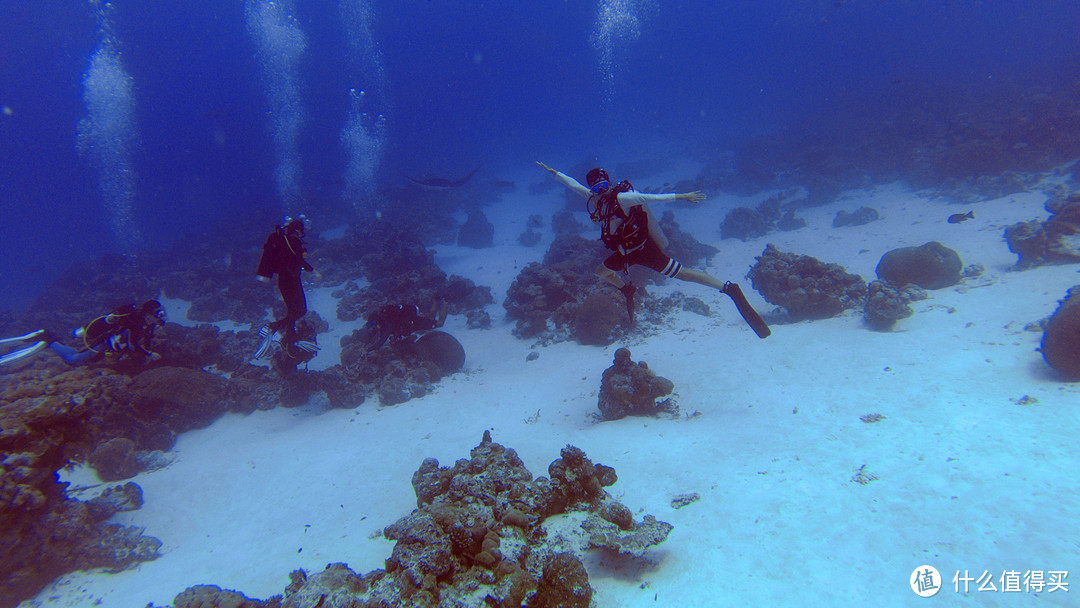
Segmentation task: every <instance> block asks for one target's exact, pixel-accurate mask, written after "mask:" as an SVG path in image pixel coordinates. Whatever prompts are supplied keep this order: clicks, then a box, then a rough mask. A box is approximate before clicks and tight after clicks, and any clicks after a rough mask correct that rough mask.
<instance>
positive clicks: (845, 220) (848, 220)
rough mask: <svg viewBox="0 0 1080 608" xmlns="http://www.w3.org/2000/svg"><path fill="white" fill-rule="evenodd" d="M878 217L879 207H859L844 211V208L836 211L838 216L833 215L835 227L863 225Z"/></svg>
mask: <svg viewBox="0 0 1080 608" xmlns="http://www.w3.org/2000/svg"><path fill="white" fill-rule="evenodd" d="M877 219H878V212H877V209H874V208H873V207H859V208H858V209H856V210H855V211H844V210H843V209H841V210H839V211H837V212H836V216H835V217H833V221H832V226H833V228H841V227H843V226H862V225H863V224H869V223H870V222H873V221H875V220H877Z"/></svg>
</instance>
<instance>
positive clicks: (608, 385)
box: [597, 348, 678, 420]
mask: <svg viewBox="0 0 1080 608" xmlns="http://www.w3.org/2000/svg"><path fill="white" fill-rule="evenodd" d="M673 390H675V384H674V383H673V382H672V381H671V380H668V379H667V378H662V377H660V376H657V375H656V374H654V373H653V372H652V370H650V369H649V366H648V365H647V364H646V363H645V362H644V361H638V362H636V363H635V362H634V361H633V360H631V358H630V350H629V349H626V348H620V349H618V350H616V351H615V361H614V363H613V364H612V366H611V367H609V368H607V369H606V370H604V374H603V376H602V377H601V380H600V396H599V399H598V403H597V405H598V407H599V408H600V414H601V415H602V416H603V417H604V419H605V420H618V419H619V418H625V417H626V416H655V415H656V414H659V413H668V414H675V413H678V407H677V406H676V405H675V404H674V402H673V401H672V400H671V399H664V400H663V401H657V400H658V399H660V398H662V397H666V396H667V395H670V394H671V391H673Z"/></svg>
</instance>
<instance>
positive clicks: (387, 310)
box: [365, 304, 436, 349]
mask: <svg viewBox="0 0 1080 608" xmlns="http://www.w3.org/2000/svg"><path fill="white" fill-rule="evenodd" d="M435 325H436V322H435V319H429V318H427V317H423V316H421V315H420V309H418V308H417V307H416V306H412V305H405V304H389V305H387V306H383V307H382V308H380V309H378V310H376V311H375V312H373V313H371V315H370V316H368V320H367V325H366V326H365V327H367V328H369V331H370V332H371V333H370V334H369V335H368V339H367V345H368V348H373V349H374V348H379V347H380V346H382V345H383V344H385V343H386V340H387V339H388V338H390V337H391V336H394V337H395V338H403V337H405V336H409V335H412V334H414V333H416V332H418V331H427V330H429V329H435Z"/></svg>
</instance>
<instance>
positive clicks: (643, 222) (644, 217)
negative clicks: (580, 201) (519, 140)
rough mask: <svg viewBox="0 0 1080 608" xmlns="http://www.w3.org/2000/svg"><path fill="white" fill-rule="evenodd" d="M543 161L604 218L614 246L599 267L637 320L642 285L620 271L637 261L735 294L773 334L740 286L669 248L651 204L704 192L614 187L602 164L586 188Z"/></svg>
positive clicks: (603, 229) (755, 325) (764, 331)
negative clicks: (686, 261)
mask: <svg viewBox="0 0 1080 608" xmlns="http://www.w3.org/2000/svg"><path fill="white" fill-rule="evenodd" d="M537 164H538V165H540V166H541V167H543V168H544V169H545V170H547V171H548V172H549V173H551V174H552V175H554V176H555V178H556V179H558V180H559V181H560V182H562V183H563V185H565V186H566V187H567V188H570V189H571V190H573V191H574V192H577V193H578V194H580V195H582V196H583V197H585V198H586V199H588V203H587V206H588V210H589V215H590V216H591V217H592V219H593V221H594V222H599V223H600V238H601V240H603V241H604V245H606V246H607V247H608V248H609V249H611V250H613V251H614V253H612V254H611V255H610V256H608V258H607V259H606V260H604V263H603V264H601V265H600V266H599V267H598V268H597V269H596V274H597V275H599V277H600V278H602V279H604V280H605V281H607V282H608V283H610V284H611V285H614V286H615V287H616V288H618V289H619V291H621V292H622V293H623V295H625V296H626V308H627V312H628V313H629V314H630V322H631V324H632V323H633V322H634V304H633V303H634V292H635V291H636V289H635V287H634V284H633V283H630V282H629V280H626V281H624V280H623V279H622V278H621V277H620V276H619V273H620V272H621V273H628V271H629V268H630V267H631V266H633V265H635V264H636V265H641V266H645V267H646V268H652V269H653V270H655V271H657V272H659V273H660V274H662V275H664V276H667V277H672V278H675V279H680V280H683V281H691V282H694V283H700V284H701V285H705V286H707V287H712V288H713V289H718V290H720V291H721V292H723V293H725V294H727V295H728V296H729V297H731V299H732V300H733V301H734V302H735V305H736V307H737V308H738V309H739V313H740V314H742V316H743V318H744V319H745V320H746V322H747V323H748V324H749V325H750V327H751V328H752V329H753V330H754V332H755V333H757V335H758V337H760V338H764V337H767V336H768V335H769V333H770V331H769V328H768V326H767V325H766V324H765V322H764V321H763V320H762V319H761V317H760V316H758V314H757V313H756V312H755V311H754V309H753V308H751V307H750V304H749V303H747V301H746V298H745V297H744V296H743V294H742V290H740V289H739V286H738V285H736V284H735V283H732V282H730V281H721V280H719V279H717V278H715V277H713V276H710V275H708V274H706V273H704V272H701V271H699V270H693V269H691V268H686V267H684V266H683V265H682V264H681V263H680V262H679V261H678V260H675V259H673V258H671V257H670V256H668V255H667V254H666V253H664V248H666V247H667V246H668V240H667V237H666V236H665V235H664V232H663V230H661V229H660V225H659V224H658V223H657V221H656V218H655V216H654V215H653V214H652V213H651V212H649V209H648V203H652V202H664V201H674V200H685V201H690V202H692V203H700V202H701V201H703V200H705V193H704V192H700V191H694V192H683V193H678V194H676V193H674V192H672V193H667V194H646V193H644V192H635V191H634V187H633V186H632V185H630V182H629V181H626V180H623V181H622V182H620V183H618V184H616V185H614V186H612V184H611V178H610V177H609V176H608V173H607V171H605V170H603V169H601V168H599V167H597V168H594V169H590V170H589V172H588V174H587V175H586V176H585V181H586V182H588V184H589V185H588V187H586V186H583V185H581V184H580V183H579V182H578V181H577V180H575V179H574V178H572V177H570V176H569V175H566V174H565V173H562V172H560V171H556V170H555V169H552V168H551V167H549V166H547V165H545V164H544V163H541V162H537Z"/></svg>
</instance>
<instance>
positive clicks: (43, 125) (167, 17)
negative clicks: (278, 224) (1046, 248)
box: [0, 0, 1080, 309]
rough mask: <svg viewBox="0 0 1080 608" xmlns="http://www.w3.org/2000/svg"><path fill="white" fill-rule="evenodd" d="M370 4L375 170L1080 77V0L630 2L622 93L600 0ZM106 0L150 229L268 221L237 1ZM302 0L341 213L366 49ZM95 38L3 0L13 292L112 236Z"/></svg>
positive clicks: (266, 155) (793, 119) (910, 106)
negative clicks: (89, 118) (608, 72)
mask: <svg viewBox="0 0 1080 608" xmlns="http://www.w3.org/2000/svg"><path fill="white" fill-rule="evenodd" d="M368 4H369V5H370V8H371V13H372V14H373V15H374V21H373V23H372V27H373V29H374V33H375V37H376V39H377V41H378V44H379V45H380V48H381V50H382V62H383V67H384V72H385V75H386V79H387V82H386V83H385V85H386V90H388V91H389V93H390V96H391V99H390V100H388V102H386V103H384V104H383V106H384V107H383V108H382V109H383V110H384V111H386V113H387V116H388V119H389V124H388V132H387V141H386V151H385V158H384V161H383V165H382V171H381V174H380V175H381V180H380V183H382V184H395V183H399V182H400V180H401V177H400V176H401V173H407V174H413V175H416V174H424V173H432V174H437V175H445V176H448V177H455V176H458V175H462V174H464V173H466V172H468V171H469V170H471V169H472V168H473V167H474V166H476V165H477V164H479V163H484V167H485V171H489V172H491V173H498V172H500V171H511V170H521V169H522V168H524V167H527V166H528V165H529V164H530V163H532V161H533V160H536V159H548V160H549V162H552V163H560V166H565V165H562V164H561V163H570V162H575V161H577V160H578V159H581V158H584V157H585V156H586V155H589V154H595V153H600V154H605V153H606V154H612V155H614V154H618V153H620V151H621V152H624V153H625V154H626V156H627V157H635V156H647V155H648V154H649V150H650V149H655V150H660V152H657V153H663V152H662V151H663V150H671V149H691V148H693V147H694V146H700V145H702V144H710V145H711V144H715V145H737V144H738V142H739V141H740V140H743V139H747V138H752V137H755V136H757V135H760V134H763V133H779V132H785V131H789V132H800V133H802V134H804V135H805V134H811V135H814V136H827V135H828V134H829V133H833V132H836V131H837V130H843V125H844V124H852V125H857V124H861V123H860V121H867V120H871V121H872V120H874V117H876V116H883V115H889V116H897V115H899V116H903V115H905V113H917V112H926V111H928V108H932V107H940V106H941V105H942V104H944V105H946V106H948V105H949V104H953V105H952V106H951V107H952V108H953V109H952V110H949V111H955V107H956V104H960V107H963V104H971V106H972V107H973V108H974V107H979V108H985V107H994V106H995V105H997V106H1001V107H1008V106H1009V104H1010V103H1011V100H1012V99H1015V98H1016V97H1017V96H1019V95H1023V94H1030V92H1031V91H1033V90H1041V89H1046V90H1049V91H1056V90H1062V89H1067V88H1068V87H1070V86H1072V87H1073V89H1074V90H1075V87H1076V83H1077V75H1076V74H1077V72H1076V68H1077V66H1078V65H1080V34H1078V33H1077V25H1078V24H1080V3H1077V2H1075V0H1035V1H1030V2H1016V1H1015V0H983V1H978V0H968V1H962V0H952V1H941V0H937V1H931V0H910V1H904V0H891V1H888V2H885V1H880V0H848V1H846V2H844V1H839V0H826V1H821V2H815V1H812V0H798V1H796V0H788V1H781V0H759V1H755V2H745V1H737V2H736V1H721V2H717V1H716V0H686V1H682V2H666V3H661V2H655V1H654V2H642V1H638V2H624V3H623V4H628V5H632V6H634V7H635V11H634V12H635V13H636V16H637V18H638V22H639V26H640V35H639V36H637V37H636V38H634V39H626V40H623V41H622V42H621V43H620V44H619V45H618V47H617V48H616V49H615V50H616V52H615V58H616V60H617V66H616V70H615V73H616V79H615V83H616V88H615V93H616V95H615V96H614V98H613V99H610V100H609V99H607V95H606V92H607V90H606V85H605V80H604V78H603V77H602V75H601V72H600V68H599V66H598V53H597V50H596V49H595V48H593V46H592V44H591V43H590V34H591V33H592V32H593V30H594V27H595V25H596V19H597V13H598V4H597V2H595V1H578V0H575V1H563V0H551V1H542V2H531V3H525V2H506V1H498V2H496V1H492V2H481V1H464V0H453V1H451V0H430V1H426V0H395V1H389V0H377V1H373V2H369V3H368ZM111 15H112V21H113V23H112V25H113V29H114V31H115V33H116V36H117V38H118V40H119V41H120V49H121V54H122V55H121V56H122V61H123V64H124V66H125V68H126V70H127V71H128V72H129V73H130V74H131V76H132V77H133V80H134V83H135V104H136V107H135V115H136V123H137V127H138V137H139V142H140V143H139V146H138V147H137V148H136V149H135V150H134V152H133V155H132V160H133V166H134V169H135V172H136V175H137V202H136V215H137V218H138V223H139V226H140V228H141V229H142V231H143V233H144V235H145V236H146V237H147V238H146V241H147V246H148V247H165V246H169V245H171V244H174V243H176V242H177V241H178V240H180V239H184V238H198V234H199V233H201V232H203V231H206V230H220V229H221V228H222V226H226V227H230V228H231V229H233V230H236V231H245V232H254V233H258V234H262V233H264V232H265V230H266V226H267V224H268V222H270V221H273V220H275V219H278V218H279V216H280V212H281V203H280V201H279V200H278V197H277V194H276V191H275V187H274V179H273V171H274V168H275V166H276V164H277V158H276V156H275V153H274V148H273V144H272V139H271V132H272V125H271V124H270V118H269V115H268V107H267V103H266V96H265V93H264V89H263V81H262V78H261V74H260V71H259V62H258V60H257V58H256V54H255V48H254V45H253V44H252V41H251V39H250V37H249V36H248V35H247V33H246V31H245V22H244V8H243V3H242V2H239V1H225V2H223V1H221V0H158V1H155V2H146V1H145V0H117V1H115V2H113V10H112V11H111ZM294 16H295V17H296V19H297V20H298V23H299V25H300V27H301V28H302V29H303V31H304V33H305V35H306V36H307V51H306V53H305V54H304V56H303V60H302V65H301V68H300V79H301V83H302V87H303V88H302V94H303V99H304V105H305V109H306V113H307V121H306V123H305V125H304V129H303V131H302V135H301V138H300V142H299V148H300V154H301V162H302V167H303V183H302V188H301V189H302V192H303V197H304V199H305V201H306V204H307V205H308V206H310V208H311V209H312V210H314V211H317V212H321V213H324V214H325V213H340V214H341V215H342V216H343V217H345V216H347V215H348V214H349V213H351V212H352V206H351V205H350V203H348V202H346V201H342V200H341V194H340V193H341V189H342V185H343V178H342V173H343V169H344V165H345V161H346V159H345V156H344V154H343V152H342V148H341V144H340V140H339V133H340V130H341V127H342V124H343V122H344V120H345V117H346V112H347V108H348V93H347V91H348V88H349V87H350V86H355V85H356V84H357V83H355V82H353V81H350V79H349V78H348V77H347V74H348V73H350V70H353V71H355V66H350V64H349V62H348V61H347V59H346V57H347V53H346V42H345V38H344V36H345V33H344V31H343V29H342V27H341V24H340V21H341V19H340V16H339V12H338V4H337V2H332V1H329V0H322V1H314V0H297V1H296V8H295V11H294ZM99 42H100V35H99V31H98V22H97V19H96V17H95V10H94V8H93V7H92V6H91V5H90V4H89V3H84V2H78V1H74V0H4V1H3V2H0V107H6V108H9V109H10V111H9V112H8V113H5V114H0V210H2V211H3V215H2V216H0V221H2V222H3V227H4V231H3V238H0V259H3V260H4V261H5V263H4V264H3V265H2V266H0V309H2V308H5V307H15V308H21V307H23V306H25V305H26V304H27V303H28V302H29V300H30V299H31V298H32V297H33V295H34V294H35V293H36V291H37V290H38V289H39V288H40V286H41V285H42V284H44V283H45V282H46V281H50V280H53V279H54V278H55V277H56V276H58V275H59V273H60V272H61V271H62V270H63V269H64V268H66V267H67V266H68V265H69V264H70V263H71V262H72V261H73V260H80V259H89V258H90V257H92V256H96V255H98V254H100V253H104V252H109V251H113V250H115V249H116V247H117V245H116V243H115V241H114V238H113V235H112V227H111V226H110V223H109V214H108V212H107V211H106V208H105V205H104V203H103V201H102V197H101V193H100V191H99V189H98V185H97V175H96V172H95V171H94V170H93V169H92V168H91V167H90V166H89V165H88V163H87V162H86V160H85V159H83V158H80V156H79V154H78V153H77V151H76V143H75V140H76V124H77V123H78V121H79V119H80V118H83V117H84V116H85V113H86V109H85V107H84V105H83V100H82V78H83V74H84V73H85V71H86V69H87V65H88V61H89V58H90V57H91V55H92V54H93V53H94V51H95V49H96V48H97V47H98V45H99ZM359 84H360V86H363V87H370V86H373V85H372V83H359ZM838 125H839V127H838ZM815 131H819V132H815ZM852 131H854V132H855V133H856V134H857V133H859V132H860V130H859V129H858V128H853V129H852ZM850 136H851V135H850V134H849V135H848V137H850ZM856 137H857V135H856ZM870 143H871V144H872V142H870Z"/></svg>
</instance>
